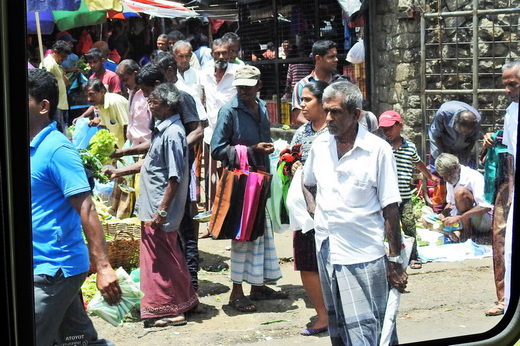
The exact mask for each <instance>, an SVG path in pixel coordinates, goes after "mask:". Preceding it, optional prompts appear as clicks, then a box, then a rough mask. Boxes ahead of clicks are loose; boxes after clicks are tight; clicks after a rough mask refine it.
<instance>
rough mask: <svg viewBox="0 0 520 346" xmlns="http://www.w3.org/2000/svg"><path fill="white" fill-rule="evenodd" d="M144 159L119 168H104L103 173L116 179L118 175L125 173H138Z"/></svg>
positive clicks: (121, 175)
mask: <svg viewBox="0 0 520 346" xmlns="http://www.w3.org/2000/svg"><path fill="white" fill-rule="evenodd" d="M143 162H144V160H140V161H138V162H136V163H134V164H133V165H129V166H125V167H121V168H114V169H111V168H104V169H103V173H105V175H106V176H107V177H108V178H109V179H110V180H112V179H116V178H119V177H123V176H125V175H132V174H136V173H139V172H140V171H141V167H142V165H143Z"/></svg>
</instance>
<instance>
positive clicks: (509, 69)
mask: <svg viewBox="0 0 520 346" xmlns="http://www.w3.org/2000/svg"><path fill="white" fill-rule="evenodd" d="M502 71H503V72H502V82H503V83H504V87H505V92H506V94H507V96H508V97H509V98H510V99H511V101H512V102H511V104H510V105H509V107H507V112H506V116H505V118H504V137H503V139H502V143H503V144H505V145H507V150H508V152H509V154H510V155H509V156H508V164H509V167H510V169H508V172H509V191H510V192H509V200H510V201H511V207H510V208H509V213H508V215H507V226H506V236H505V246H504V257H505V269H506V270H505V274H504V306H505V308H506V309H507V306H508V305H509V298H510V297H511V251H512V247H513V213H514V210H515V207H514V203H513V201H514V187H515V172H516V136H517V131H518V117H519V113H518V103H519V102H520V60H515V61H512V62H509V63H507V64H505V65H504V66H503V67H502ZM511 168H512V169H511Z"/></svg>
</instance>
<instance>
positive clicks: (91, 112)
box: [72, 106, 96, 124]
mask: <svg viewBox="0 0 520 346" xmlns="http://www.w3.org/2000/svg"><path fill="white" fill-rule="evenodd" d="M95 108H96V107H94V106H90V107H88V108H87V110H86V111H84V112H83V113H82V114H81V115H80V116H79V117H77V118H74V120H72V123H73V124H75V123H76V121H78V119H81V118H85V117H87V118H90V117H92V116H93V115H94V109H95Z"/></svg>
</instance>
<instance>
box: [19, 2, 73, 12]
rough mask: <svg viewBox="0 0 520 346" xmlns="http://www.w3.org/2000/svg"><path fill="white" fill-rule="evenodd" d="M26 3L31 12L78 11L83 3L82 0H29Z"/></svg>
mask: <svg viewBox="0 0 520 346" xmlns="http://www.w3.org/2000/svg"><path fill="white" fill-rule="evenodd" d="M26 4H27V11H29V12H42V11H55V10H64V11H76V10H77V9H78V8H79V6H80V4H81V0H46V1H42V0H27V1H26Z"/></svg>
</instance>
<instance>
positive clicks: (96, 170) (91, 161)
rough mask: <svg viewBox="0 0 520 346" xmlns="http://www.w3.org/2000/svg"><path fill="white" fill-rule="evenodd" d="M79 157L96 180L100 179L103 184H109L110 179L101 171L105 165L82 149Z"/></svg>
mask: <svg viewBox="0 0 520 346" xmlns="http://www.w3.org/2000/svg"><path fill="white" fill-rule="evenodd" d="M79 155H80V157H81V161H82V162H83V165H84V166H85V168H87V169H88V170H90V172H91V173H92V175H93V176H94V177H95V178H96V179H98V180H99V181H100V182H102V183H108V182H109V179H108V177H107V176H106V175H105V174H103V172H102V171H101V169H103V164H102V163H101V161H99V159H98V158H97V157H96V156H95V155H93V154H92V153H90V152H89V151H87V150H85V149H80V150H79Z"/></svg>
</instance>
